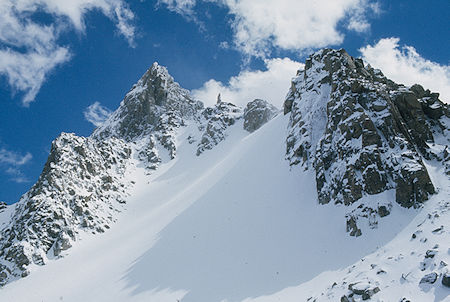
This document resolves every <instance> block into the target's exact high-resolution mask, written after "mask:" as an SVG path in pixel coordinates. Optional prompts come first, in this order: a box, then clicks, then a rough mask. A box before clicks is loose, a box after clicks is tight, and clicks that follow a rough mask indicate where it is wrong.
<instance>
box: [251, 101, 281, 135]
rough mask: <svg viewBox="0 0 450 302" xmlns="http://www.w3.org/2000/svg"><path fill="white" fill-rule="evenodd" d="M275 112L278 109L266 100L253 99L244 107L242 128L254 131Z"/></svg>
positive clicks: (274, 114)
mask: <svg viewBox="0 0 450 302" xmlns="http://www.w3.org/2000/svg"><path fill="white" fill-rule="evenodd" d="M277 113H278V109H277V108H276V107H275V106H273V105H272V104H270V103H268V102H267V101H264V100H260V99H256V100H253V101H251V102H250V103H248V104H247V106H246V107H245V109H244V129H245V130H247V131H248V132H253V131H256V130H258V129H259V128H260V127H261V126H262V125H264V124H265V123H267V122H268V121H270V120H271V119H273V118H274V117H275V116H276V115H277Z"/></svg>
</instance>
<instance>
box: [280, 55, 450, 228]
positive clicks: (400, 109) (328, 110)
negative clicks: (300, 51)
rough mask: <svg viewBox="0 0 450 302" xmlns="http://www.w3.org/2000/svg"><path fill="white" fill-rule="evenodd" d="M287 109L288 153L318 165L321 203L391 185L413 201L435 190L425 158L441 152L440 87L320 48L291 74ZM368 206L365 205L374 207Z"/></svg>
mask: <svg viewBox="0 0 450 302" xmlns="http://www.w3.org/2000/svg"><path fill="white" fill-rule="evenodd" d="M284 111H285V113H288V112H291V116H290V124H289V135H288V138H287V158H288V160H289V161H290V163H291V165H298V164H300V165H302V166H303V167H304V168H305V169H314V170H315V172H316V183H317V191H318V197H319V202H320V203H329V202H333V203H343V204H346V205H350V204H352V203H354V202H356V201H357V200H359V199H361V198H362V197H363V196H365V195H374V194H378V193H381V192H384V191H387V190H390V189H393V190H395V192H396V194H395V199H396V201H397V203H399V204H400V205H402V206H405V207H411V206H418V205H419V204H420V203H422V202H424V201H425V200H427V199H428V196H429V195H430V194H432V193H434V186H433V184H432V183H431V180H430V177H429V175H428V172H427V169H426V167H425V165H424V163H423V160H422V158H423V157H425V158H431V157H434V158H438V159H441V160H443V159H444V157H445V154H444V149H445V147H444V146H445V145H446V144H448V139H446V137H448V136H447V135H446V132H448V125H449V110H448V106H447V105H445V104H443V103H442V102H441V101H440V100H439V99H438V94H432V93H430V92H429V91H428V92H427V91H425V90H424V89H423V88H422V87H421V86H419V85H414V86H413V87H411V88H407V87H405V86H403V85H399V84H396V83H394V82H393V81H391V80H389V79H387V78H386V77H385V76H384V75H383V74H382V72H381V71H379V70H375V69H373V68H372V67H370V66H365V65H364V63H363V61H362V60H361V59H355V58H353V57H351V56H350V55H349V54H348V53H347V52H346V51H345V50H343V49H340V50H332V49H323V50H321V51H318V52H316V53H314V54H313V55H311V56H310V57H309V58H308V59H307V60H306V63H305V69H304V70H300V71H299V72H298V73H297V76H296V77H295V78H294V79H293V82H292V85H291V89H290V91H289V93H288V96H287V99H286V101H285V104H284ZM430 144H435V146H434V147H433V148H430V147H429V146H430ZM371 206H372V208H371V210H368V209H367V211H366V212H371V211H372V212H375V213H378V208H377V206H376V205H371ZM351 229H352V228H351ZM356 233H357V232H355V234H356Z"/></svg>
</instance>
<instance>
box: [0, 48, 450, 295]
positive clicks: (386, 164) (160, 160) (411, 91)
mask: <svg viewBox="0 0 450 302" xmlns="http://www.w3.org/2000/svg"><path fill="white" fill-rule="evenodd" d="M287 83H288V82H287ZM262 97H264V96H262ZM449 129H450V111H449V107H448V105H446V104H444V103H442V102H441V101H440V100H439V94H437V93H431V92H430V91H428V90H425V89H423V88H422V87H421V86H420V85H414V86H412V87H405V86H403V85H400V84H396V83H394V82H392V81H391V80H389V79H387V78H386V77H385V76H384V75H383V74H382V72H381V71H379V70H375V69H373V68H371V67H370V66H364V63H363V62H362V61H361V60H360V59H355V58H353V57H351V56H350V55H348V54H347V53H346V52H345V51H344V50H332V49H323V50H321V51H319V52H316V53H314V54H313V55H311V56H310V57H309V58H308V59H307V61H306V64H305V69H304V70H299V71H298V73H297V76H296V77H295V78H294V79H293V80H292V84H291V88H290V90H289V92H288V95H287V97H286V101H285V104H284V114H283V113H282V112H279V111H278V110H277V108H275V107H273V106H272V105H271V104H269V103H268V102H266V101H264V100H261V99H257V100H254V101H252V102H249V103H248V105H247V106H246V108H240V107H237V106H235V105H233V104H231V103H228V102H226V100H224V101H222V100H221V99H220V97H218V100H217V103H216V105H215V106H213V107H207V108H204V105H203V103H202V102H200V101H198V100H195V99H193V98H192V97H191V96H190V93H189V91H187V90H185V89H183V88H181V87H180V85H179V84H178V83H176V82H175V81H174V79H173V78H172V77H171V76H170V75H169V73H168V71H167V69H166V68H164V67H162V66H160V65H158V64H157V63H154V64H153V65H152V66H151V67H150V69H149V70H148V71H147V72H146V73H145V74H144V75H143V76H142V78H141V79H140V80H139V81H138V82H137V84H136V85H134V86H133V87H132V89H131V90H130V92H128V93H127V94H126V96H125V98H124V100H123V101H122V102H121V104H120V106H119V108H118V109H117V110H116V111H115V112H114V113H113V114H112V115H111V116H110V118H109V119H108V120H107V121H106V122H105V123H104V124H103V125H102V126H100V127H98V128H97V129H96V130H95V131H94V133H93V134H92V135H91V136H90V137H78V136H76V135H74V134H67V133H63V134H61V135H60V137H58V138H57V139H56V140H55V141H54V142H53V144H52V148H51V152H50V155H49V158H48V160H47V163H46V164H45V166H44V169H43V171H42V174H41V176H40V177H39V179H38V181H37V183H36V184H35V185H34V186H33V187H32V188H31V189H30V191H29V192H27V193H26V194H25V195H24V196H22V198H21V199H20V201H19V202H17V203H16V204H13V205H10V206H6V205H5V204H0V284H1V285H2V286H3V287H2V288H1V289H0V300H1V301H3V300H5V301H59V300H61V301H82V300H85V301H177V300H178V301H187V302H188V301H247V302H249V301H261V302H262V301H360V300H367V299H372V300H374V301H442V300H449V297H448V295H449V294H450V287H449V283H450V275H449V270H448V264H449V263H450V244H449V242H450V232H449V229H450V212H449V209H450V198H449V197H450V177H449V175H450V155H449V151H448V145H449V142H450V136H449ZM23 277H26V278H23ZM13 281H14V282H13Z"/></svg>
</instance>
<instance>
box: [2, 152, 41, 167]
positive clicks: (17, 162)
mask: <svg viewBox="0 0 450 302" xmlns="http://www.w3.org/2000/svg"><path fill="white" fill-rule="evenodd" d="M32 158H33V156H32V155H31V154H30V153H26V154H25V155H20V154H18V153H16V152H13V151H9V150H7V149H5V148H1V149H0V164H7V165H12V166H22V165H24V164H26V163H27V162H29V161H30V160H31V159H32Z"/></svg>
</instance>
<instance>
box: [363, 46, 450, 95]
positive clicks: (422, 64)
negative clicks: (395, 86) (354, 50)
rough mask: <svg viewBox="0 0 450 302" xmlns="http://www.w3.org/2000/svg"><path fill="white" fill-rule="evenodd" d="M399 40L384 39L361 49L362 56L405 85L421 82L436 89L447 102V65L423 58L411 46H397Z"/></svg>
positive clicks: (449, 69)
mask: <svg viewBox="0 0 450 302" xmlns="http://www.w3.org/2000/svg"><path fill="white" fill-rule="evenodd" d="M399 41H400V39H398V38H386V39H381V40H380V41H378V43H377V44H375V45H374V46H371V45H367V46H366V47H363V48H361V49H360V52H361V54H362V58H363V59H364V60H365V61H366V62H368V63H369V64H370V65H372V66H373V67H374V68H378V69H381V70H382V72H383V73H384V74H385V75H386V76H387V77H388V78H390V79H392V80H393V81H395V82H398V83H402V84H405V85H408V86H411V85H414V84H421V85H422V86H424V88H425V89H430V90H432V91H436V92H439V93H440V95H441V97H440V99H441V100H442V101H444V102H446V103H450V66H449V65H440V64H438V63H435V62H432V61H430V60H427V59H425V58H423V57H422V56H421V55H420V54H418V53H417V51H416V49H415V48H414V47H412V46H406V45H405V46H400V45H399Z"/></svg>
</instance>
